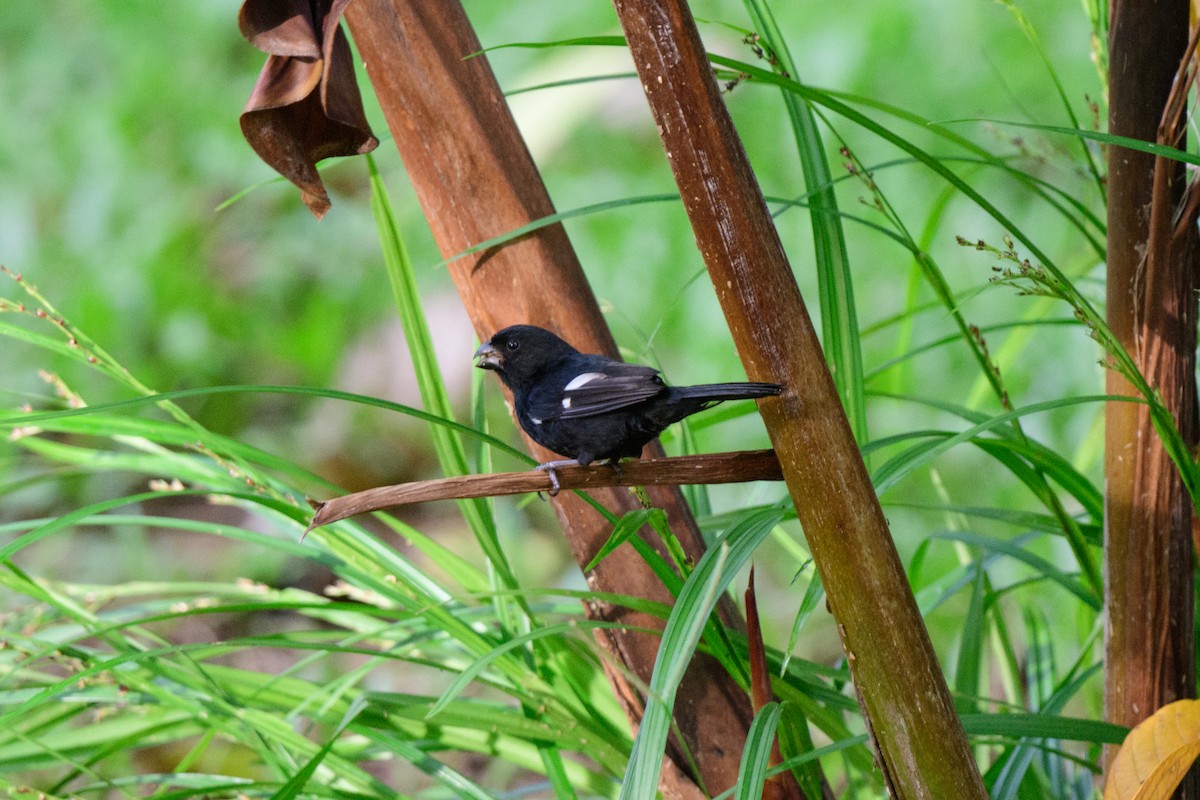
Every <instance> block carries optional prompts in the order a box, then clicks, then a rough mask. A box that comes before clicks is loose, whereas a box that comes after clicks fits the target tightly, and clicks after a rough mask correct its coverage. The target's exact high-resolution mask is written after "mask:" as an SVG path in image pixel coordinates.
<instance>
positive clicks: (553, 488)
mask: <svg viewBox="0 0 1200 800" xmlns="http://www.w3.org/2000/svg"><path fill="white" fill-rule="evenodd" d="M538 469H540V470H542V471H543V472H545V473H546V477H547V478H549V479H550V491H549V495H550V496H551V497H557V496H558V491H559V489H560V488H562V487H560V486H559V485H558V473H557V472H555V471H554V467H538Z"/></svg>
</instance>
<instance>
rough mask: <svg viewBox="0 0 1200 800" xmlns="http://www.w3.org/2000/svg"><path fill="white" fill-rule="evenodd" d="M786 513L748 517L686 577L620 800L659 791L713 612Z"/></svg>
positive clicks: (656, 667) (765, 512) (667, 630)
mask: <svg viewBox="0 0 1200 800" xmlns="http://www.w3.org/2000/svg"><path fill="white" fill-rule="evenodd" d="M782 517H783V512H782V511H780V510H778V509H773V508H769V509H765V510H763V511H759V512H757V513H754V514H751V515H750V516H748V517H746V518H745V520H744V521H743V522H742V523H741V524H739V525H737V526H735V527H733V528H731V529H730V530H729V531H727V532H726V533H725V534H724V535H723V536H722V537H721V538H720V539H718V540H717V541H716V542H715V543H714V544H713V546H712V547H711V548H709V550H708V551H707V552H706V553H705V554H704V555H703V556H702V557H701V559H700V561H699V562H698V563H697V564H696V568H695V569H694V570H693V571H692V574H691V575H690V576H688V579H687V581H686V582H685V583H684V585H683V589H682V591H680V593H679V596H678V598H677V599H676V601H675V606H674V608H672V609H671V616H670V617H669V618H668V619H667V625H666V628H665V629H664V630H663V637H662V643H661V644H660V645H659V649H658V657H657V658H656V659H655V662H654V674H653V677H651V679H650V694H649V699H648V701H647V703H646V710H645V713H644V714H643V716H642V721H641V724H640V725H639V727H638V735H637V739H635V740H634V745H633V752H632V753H631V754H630V756H629V766H628V767H627V768H626V770H625V781H624V783H623V784H622V786H621V800H643V798H649V797H654V795H655V792H656V791H657V788H658V778H659V774H660V772H661V770H662V758H663V753H664V752H665V750H666V744H667V734H668V733H669V732H670V729H671V708H672V707H673V706H674V703H675V693H676V691H677V690H678V689H679V682H680V680H682V678H683V673H684V671H685V670H686V669H687V666H688V664H689V663H691V659H692V654H693V652H694V651H695V649H696V645H697V643H699V641H700V636H701V633H702V632H703V631H704V628H705V626H706V625H707V624H708V618H709V615H710V614H711V613H712V610H713V607H714V606H716V603H717V599H718V598H719V597H720V595H721V592H723V591H724V590H725V587H726V586H727V585H728V584H729V582H730V581H731V580H733V577H734V575H736V574H737V571H738V570H739V569H741V568H742V567H743V566H745V565H746V563H747V562H748V561H749V560H750V556H751V555H753V553H754V550H755V548H756V547H757V546H758V544H759V543H761V542H762V541H763V539H765V538H766V537H767V536H768V535H769V534H770V532H771V529H772V528H774V527H775V525H777V524H778V523H779V520H780V519H781V518H782Z"/></svg>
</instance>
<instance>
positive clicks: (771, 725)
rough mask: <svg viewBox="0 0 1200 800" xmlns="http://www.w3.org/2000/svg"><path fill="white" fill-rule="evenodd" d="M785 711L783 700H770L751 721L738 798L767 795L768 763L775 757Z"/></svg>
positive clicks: (752, 799) (750, 799)
mask: <svg viewBox="0 0 1200 800" xmlns="http://www.w3.org/2000/svg"><path fill="white" fill-rule="evenodd" d="M781 711H782V709H781V708H780V705H779V703H767V704H766V705H765V706H763V707H762V708H761V709H760V710H759V712H758V713H757V714H755V715H754V721H753V722H751V723H750V732H749V733H748V734H747V735H746V747H745V749H744V750H742V762H741V764H740V765H739V766H738V780H737V794H736V795H735V797H736V798H737V800H760V799H761V798H762V796H763V784H764V783H766V780H767V762H768V761H770V759H771V745H773V744H774V743H775V728H776V727H777V726H778V725H779V714H780V712H781Z"/></svg>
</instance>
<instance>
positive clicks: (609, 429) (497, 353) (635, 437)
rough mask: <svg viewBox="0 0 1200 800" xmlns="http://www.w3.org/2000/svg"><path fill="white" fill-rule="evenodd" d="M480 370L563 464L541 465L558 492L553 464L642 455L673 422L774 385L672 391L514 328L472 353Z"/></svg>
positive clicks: (634, 368)
mask: <svg viewBox="0 0 1200 800" xmlns="http://www.w3.org/2000/svg"><path fill="white" fill-rule="evenodd" d="M475 359H476V361H475V366H477V367H479V368H481V369H490V370H493V371H494V372H495V373H496V374H497V375H499V376H500V380H502V381H504V384H505V385H506V386H508V388H509V389H511V390H512V393H513V402H514V405H515V406H516V411H517V421H518V422H520V423H521V427H522V428H524V429H525V432H526V433H527V434H529V436H530V438H532V439H533V440H534V441H535V442H537V443H538V444H540V445H542V446H543V447H545V448H546V449H548V450H552V451H554V452H555V453H558V454H559V455H563V456H567V459H566V460H563V461H548V462H546V463H545V464H541V465H539V466H538V469H544V470H546V471H548V472H549V474H550V481H551V484H552V485H553V487H554V489H553V491H552V492H551V493H552V494H553V493H555V492H557V491H558V478H557V477H556V476H555V474H554V468H555V467H565V466H570V465H574V464H579V465H582V466H587V465H588V464H590V463H591V462H593V461H604V460H607V461H609V462H611V463H613V464H616V462H617V461H618V460H619V459H622V458H626V457H636V456H639V455H641V452H642V446H643V445H645V444H646V443H647V442H649V441H650V440H651V439H654V438H655V437H657V436H658V435H659V434H660V433H662V432H663V430H665V429H666V427H667V426H668V425H671V424H672V423H675V422H678V421H679V420H681V419H683V418H684V417H686V416H689V415H691V414H695V413H696V412H697V411H702V410H704V409H706V408H708V407H710V406H714V405H716V404H717V403H720V402H721V401H722V400H742V399H746V398H752V397H769V396H771V395H777V394H779V393H780V392H782V391H783V387H782V386H779V385H777V384H774V383H712V384H707V385H704V386H667V385H666V384H664V383H663V381H662V378H661V377H659V374H658V370H656V369H654V368H653V367H645V366H641V365H638V364H626V363H624V362H621V361H616V360H614V359H611V358H607V357H605V356H600V355H588V354H585V353H581V352H579V351H578V350H576V349H575V348H574V347H572V346H571V345H569V344H567V343H566V342H564V341H563V340H562V339H560V338H558V337H557V336H555V335H554V334H553V333H551V332H550V331H548V330H544V329H543V328H538V327H536V326H534V325H513V326H511V327H508V328H505V329H504V330H502V331H500V332H499V333H497V334H496V335H495V336H493V337H492V338H491V339H490V340H489V341H487V342H484V343H483V344H482V345H481V346H480V347H479V349H478V350H476V351H475Z"/></svg>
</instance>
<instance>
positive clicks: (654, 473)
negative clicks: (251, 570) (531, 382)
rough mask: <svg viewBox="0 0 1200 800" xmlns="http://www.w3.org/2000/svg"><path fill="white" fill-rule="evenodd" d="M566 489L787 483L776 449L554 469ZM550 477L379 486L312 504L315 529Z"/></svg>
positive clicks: (531, 485) (514, 490)
mask: <svg viewBox="0 0 1200 800" xmlns="http://www.w3.org/2000/svg"><path fill="white" fill-rule="evenodd" d="M554 472H555V474H556V475H557V476H558V483H559V486H560V487H561V488H563V489H596V488H599V487H602V486H674V485H678V484H699V483H744V482H746V481H778V480H783V474H782V472H781V471H780V468H779V460H778V459H777V458H775V451H774V450H748V451H742V452H737V453H713V454H709V455H696V456H676V457H674V458H653V459H650V460H648V461H626V462H624V463H622V464H621V469H620V471H619V472H618V471H617V470H615V469H613V468H612V467H610V466H608V465H590V466H586V467H560V468H558V469H556V470H555V471H554ZM550 488H551V487H550V476H548V475H547V474H546V473H545V472H541V471H538V470H528V471H526V472H500V473H495V474H491V475H460V476H457V477H453V478H437V479H435V480H430V481H416V482H415V483H401V484H397V485H396V486H379V487H376V488H374V489H367V490H365V491H362V492H354V493H353V494H347V495H342V496H341V497H335V498H333V499H332V500H326V501H324V502H319V501H313V500H310V501H309V503H310V504H311V505H312V507H313V508H315V509H316V511H317V513H316V515H315V516H314V517H313V521H312V524H311V525H309V526H308V530H306V531H305V533H308V531H311V530H312V529H313V528H317V527H320V526H321V525H327V524H329V523H330V522H337V521H338V520H342V519H346V518H347V517H353V516H354V515H355V514H365V513H366V512H368V511H379V510H380V509H384V508H391V507H393V506H403V505H408V504H410V503H425V502H428V501H430V500H461V499H464V498H468V497H497V496H499V495H505V494H525V493H527V492H548V491H550Z"/></svg>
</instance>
